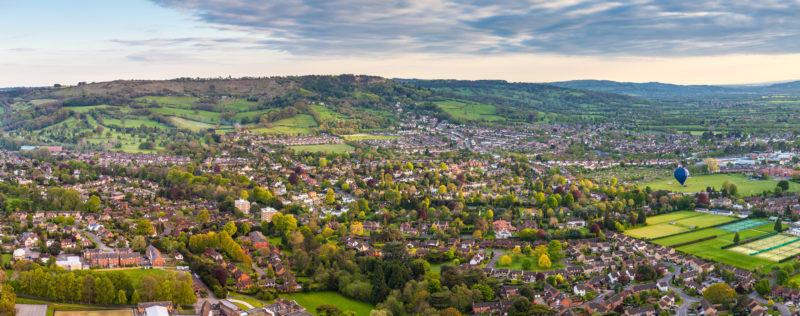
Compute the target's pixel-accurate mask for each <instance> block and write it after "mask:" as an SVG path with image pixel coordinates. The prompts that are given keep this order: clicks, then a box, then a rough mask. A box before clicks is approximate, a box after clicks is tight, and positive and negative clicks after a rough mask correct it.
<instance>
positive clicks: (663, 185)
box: [644, 172, 800, 196]
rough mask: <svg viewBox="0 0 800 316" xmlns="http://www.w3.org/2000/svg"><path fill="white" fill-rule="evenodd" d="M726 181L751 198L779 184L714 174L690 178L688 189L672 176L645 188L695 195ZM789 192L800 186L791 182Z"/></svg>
mask: <svg viewBox="0 0 800 316" xmlns="http://www.w3.org/2000/svg"><path fill="white" fill-rule="evenodd" d="M665 173H666V172H665ZM725 181H731V182H733V183H735V184H736V186H737V187H738V188H739V196H751V195H754V194H760V193H762V192H764V191H765V190H768V191H771V190H774V189H775V186H776V185H777V184H778V182H777V181H770V180H759V181H755V180H750V179H748V178H747V177H745V176H743V175H739V174H714V175H703V176H696V177H689V179H688V180H686V183H685V184H686V187H682V186H681V185H680V184H679V183H678V181H677V180H675V179H673V178H672V176H671V175H670V176H665V177H663V178H661V179H660V180H656V181H652V182H649V183H647V184H645V185H644V186H645V187H648V186H649V187H650V188H651V189H653V190H668V191H672V192H680V193H694V192H704V191H705V190H706V188H707V187H712V188H715V189H717V190H719V189H721V188H722V184H723V183H724V182H725ZM789 191H791V192H797V191H800V184H798V183H794V182H789Z"/></svg>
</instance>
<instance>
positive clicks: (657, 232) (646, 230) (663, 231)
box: [625, 224, 689, 239]
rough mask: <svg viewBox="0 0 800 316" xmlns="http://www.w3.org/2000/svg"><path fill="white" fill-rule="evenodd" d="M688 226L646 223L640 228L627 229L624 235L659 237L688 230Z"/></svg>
mask: <svg viewBox="0 0 800 316" xmlns="http://www.w3.org/2000/svg"><path fill="white" fill-rule="evenodd" d="M688 231H689V228H686V227H682V226H677V225H670V224H657V225H647V226H644V227H640V228H634V229H629V230H626V231H625V235H628V236H631V237H634V238H650V239H652V238H659V237H664V236H668V235H673V234H678V233H683V232H688Z"/></svg>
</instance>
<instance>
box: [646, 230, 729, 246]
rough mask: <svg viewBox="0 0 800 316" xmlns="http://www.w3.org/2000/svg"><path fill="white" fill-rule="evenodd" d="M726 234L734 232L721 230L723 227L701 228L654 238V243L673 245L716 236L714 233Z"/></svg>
mask: <svg viewBox="0 0 800 316" xmlns="http://www.w3.org/2000/svg"><path fill="white" fill-rule="evenodd" d="M725 234H732V233H731V232H729V231H724V230H721V229H716V228H708V229H701V230H697V231H693V232H688V233H685V234H680V235H677V236H671V237H667V238H662V239H656V240H653V243H655V244H659V245H664V246H672V245H676V244H680V243H684V242H687V241H692V240H698V239H700V238H705V237H709V236H714V235H716V236H722V235H725Z"/></svg>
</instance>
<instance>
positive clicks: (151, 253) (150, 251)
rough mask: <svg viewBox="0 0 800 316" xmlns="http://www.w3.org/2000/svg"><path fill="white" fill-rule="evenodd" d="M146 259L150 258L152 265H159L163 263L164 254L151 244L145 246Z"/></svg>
mask: <svg viewBox="0 0 800 316" xmlns="http://www.w3.org/2000/svg"><path fill="white" fill-rule="evenodd" d="M146 252H147V259H150V264H152V265H153V266H154V267H161V266H163V265H164V256H162V255H161V251H158V249H156V247H153V245H150V246H147V249H146Z"/></svg>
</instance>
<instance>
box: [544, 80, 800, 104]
mask: <svg viewBox="0 0 800 316" xmlns="http://www.w3.org/2000/svg"><path fill="white" fill-rule="evenodd" d="M547 84H549V85H553V86H558V87H564V88H572V89H583V90H591V91H599V92H608V93H618V94H625V95H630V96H638V97H643V98H656V99H697V98H707V97H717V98H718V97H737V98H741V97H748V96H754V97H760V96H761V95H774V94H790V95H798V94H800V81H793V82H786V83H776V84H770V85H759V86H744V85H732V86H714V85H676V84H668V83H660V82H647V83H634V82H617V81H610V80H572V81H560V82H549V83H547Z"/></svg>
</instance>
